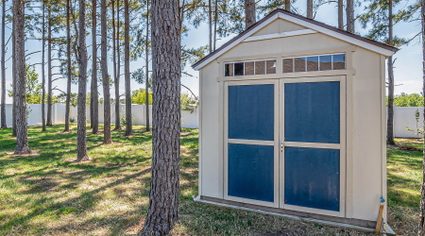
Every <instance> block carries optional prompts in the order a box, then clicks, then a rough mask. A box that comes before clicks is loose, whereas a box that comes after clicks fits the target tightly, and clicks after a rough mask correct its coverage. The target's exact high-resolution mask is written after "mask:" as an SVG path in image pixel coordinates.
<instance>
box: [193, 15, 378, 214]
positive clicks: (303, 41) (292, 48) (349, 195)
mask: <svg viewBox="0 0 425 236" xmlns="http://www.w3.org/2000/svg"><path fill="white" fill-rule="evenodd" d="M275 24H276V22H274V23H272V24H271V25H270V26H269V27H270V28H271V29H270V30H263V31H260V33H262V32H263V33H265V34H266V33H272V32H273V31H274V30H273V29H278V28H279V27H280V26H279V25H275ZM273 25H274V26H273ZM334 52H346V53H347V70H345V71H344V73H345V76H346V79H347V83H346V87H347V91H346V92H347V104H346V105H347V133H346V138H347V142H346V152H347V155H346V176H347V182H346V183H345V186H346V206H345V209H346V212H345V217H347V218H355V219H362V220H372V221H374V220H376V216H377V211H378V206H379V198H380V196H381V195H384V196H385V195H386V186H385V182H386V177H384V176H386V173H385V168H384V167H383V166H385V165H384V164H385V155H386V153H385V147H384V145H385V136H384V134H385V132H384V129H385V125H384V120H385V114H384V110H383V104H384V93H385V90H384V88H385V87H384V75H385V73H384V69H385V68H384V58H383V57H382V56H381V55H379V54H376V53H374V52H371V51H368V50H365V49H362V48H359V47H355V46H352V45H350V44H348V43H346V42H343V41H340V40H337V39H334V38H331V37H329V36H326V35H323V34H319V33H316V34H310V35H302V36H295V37H289V38H279V39H271V40H264V41H254V42H246V43H241V44H239V45H238V46H236V47H235V48H233V49H231V50H229V51H228V52H227V53H225V54H224V55H223V56H221V57H219V58H218V60H216V61H213V62H211V63H210V64H208V65H207V66H205V67H204V68H202V70H201V72H200V79H201V82H200V91H201V96H200V97H201V115H200V123H201V135H200V138H201V148H200V156H201V163H200V170H201V179H200V184H201V190H200V193H201V195H202V196H206V197H215V198H223V186H224V185H223V150H222V146H223V138H224V137H223V125H222V124H223V115H222V114H223V113H222V110H221V109H222V106H223V80H225V78H223V74H224V73H223V71H224V70H223V67H222V63H223V62H225V61H235V60H248V59H256V58H277V59H278V65H277V71H278V73H277V74H276V75H274V76H273V78H276V79H278V78H282V77H283V76H284V75H282V74H281V67H280V65H279V64H280V63H281V61H280V60H279V59H280V58H282V57H285V56H297V55H300V56H302V55H314V54H322V53H323V54H326V53H334ZM316 73H317V74H318V75H321V72H316ZM298 74H299V76H301V77H302V76H312V74H311V73H310V74H309V73H307V72H304V73H298ZM264 78H270V77H267V76H264ZM247 79H250V78H247ZM253 79H258V77H256V78H253ZM294 79H296V78H294Z"/></svg>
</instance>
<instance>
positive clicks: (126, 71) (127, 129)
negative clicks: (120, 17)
mask: <svg viewBox="0 0 425 236" xmlns="http://www.w3.org/2000/svg"><path fill="white" fill-rule="evenodd" d="M124 18H125V23H124V57H125V59H124V63H125V64H124V80H125V122H126V123H125V135H126V136H129V135H131V134H132V133H133V122H132V114H131V87H130V10H129V4H128V0H124Z"/></svg>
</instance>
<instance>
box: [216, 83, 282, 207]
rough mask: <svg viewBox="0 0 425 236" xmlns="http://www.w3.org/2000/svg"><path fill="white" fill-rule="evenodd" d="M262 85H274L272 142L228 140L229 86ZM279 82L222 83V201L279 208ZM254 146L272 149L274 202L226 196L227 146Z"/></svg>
mask: <svg viewBox="0 0 425 236" xmlns="http://www.w3.org/2000/svg"><path fill="white" fill-rule="evenodd" d="M263 84H273V85H274V141H261V140H244V139H229V136H228V117H229V115H228V102H229V101H228V93H229V90H228V89H229V86H238V85H263ZM279 89H280V87H279V80H276V79H265V80H244V81H226V82H224V104H223V105H224V114H223V115H224V119H223V121H224V122H223V123H224V130H223V131H224V140H223V149H224V157H223V160H224V161H223V175H224V178H223V189H224V199H225V200H230V201H236V202H242V203H248V204H255V205H259V206H266V207H275V208H278V207H279V191H280V190H279V187H280V183H279V171H280V170H279V131H278V130H279V110H278V109H279V105H280V104H279V95H278V93H279ZM229 143H233V144H256V145H265V146H273V147H274V157H273V160H274V161H273V162H274V167H273V168H274V169H273V170H274V177H273V181H274V186H273V187H274V194H273V197H274V201H273V202H267V201H261V200H254V199H248V198H241V197H235V196H229V194H228V144H229Z"/></svg>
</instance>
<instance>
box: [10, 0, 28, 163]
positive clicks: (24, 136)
mask: <svg viewBox="0 0 425 236" xmlns="http://www.w3.org/2000/svg"><path fill="white" fill-rule="evenodd" d="M24 7H25V0H14V1H13V18H14V26H15V56H16V72H17V74H16V95H15V96H16V149H15V154H18V155H22V154H28V153H31V150H30V148H29V146H28V130H27V109H26V93H25V89H26V75H25V15H24V14H25V13H24Z"/></svg>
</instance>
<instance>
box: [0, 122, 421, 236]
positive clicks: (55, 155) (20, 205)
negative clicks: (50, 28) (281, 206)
mask: <svg viewBox="0 0 425 236" xmlns="http://www.w3.org/2000/svg"><path fill="white" fill-rule="evenodd" d="M72 128H73V131H72V132H71V133H62V129H63V127H62V126H53V127H49V129H48V132H45V133H42V132H40V128H39V127H31V128H30V129H29V138H30V146H31V148H32V149H33V150H34V151H36V154H35V155H30V156H23V157H15V156H13V155H11V154H10V153H11V152H13V149H14V146H15V141H14V139H13V138H12V137H11V135H10V133H11V130H10V129H6V130H0V235H135V234H136V233H137V231H138V229H139V228H141V227H142V225H143V218H144V216H145V214H146V211H147V207H148V201H149V198H148V195H149V186H150V163H151V156H150V153H151V138H152V137H151V133H147V132H143V131H142V130H143V127H135V133H134V135H133V136H131V137H129V138H127V137H124V133H123V131H122V132H121V131H114V132H113V140H114V143H113V144H111V145H103V144H102V136H101V135H91V134H90V135H89V136H88V153H89V156H90V158H91V161H89V162H83V163H75V162H73V160H75V158H76V146H75V143H76V134H75V127H72ZM398 141H399V144H400V146H401V147H392V148H389V160H388V178H389V179H388V191H389V197H388V198H389V199H388V201H389V205H390V213H389V217H390V223H391V224H392V225H393V226H394V227H395V229H396V231H397V232H398V233H400V234H404V235H406V234H412V235H413V234H415V233H414V232H415V229H416V221H417V219H418V212H419V211H418V208H419V197H420V192H419V188H420V181H421V161H422V153H421V151H420V148H421V143H420V141H419V140H418V141H415V140H398ZM181 143H182V147H181V154H182V155H181V182H180V183H181V193H180V200H181V201H180V221H179V223H178V224H177V225H176V227H175V228H174V230H173V235H246V234H264V233H272V234H279V235H364V233H362V232H356V231H352V230H344V229H340V228H333V227H327V226H323V225H319V224H313V223H307V222H300V221H294V220H289V219H285V218H282V217H276V216H266V215H262V214H256V213H252V212H246V211H241V210H234V209H227V208H222V207H215V206H209V205H204V204H200V203H196V202H194V201H193V200H192V198H193V196H196V195H197V190H198V186H197V185H198V179H197V178H198V177H197V176H198V155H197V153H198V131H197V130H196V129H185V130H183V131H182V137H181ZM404 147H413V148H404Z"/></svg>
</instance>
